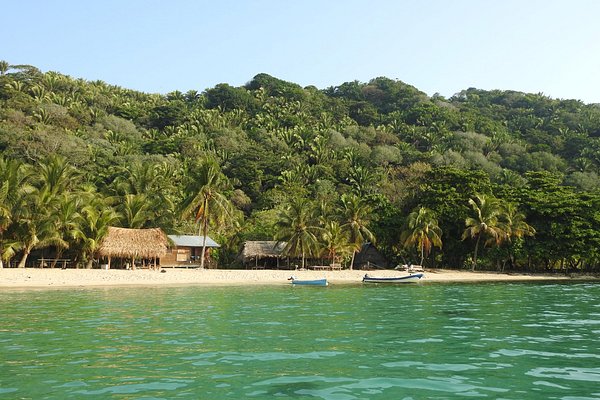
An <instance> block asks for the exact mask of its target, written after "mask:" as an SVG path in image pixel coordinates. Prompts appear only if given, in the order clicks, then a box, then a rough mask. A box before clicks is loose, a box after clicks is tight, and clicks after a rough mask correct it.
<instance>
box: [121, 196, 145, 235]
mask: <svg viewBox="0 0 600 400" xmlns="http://www.w3.org/2000/svg"><path fill="white" fill-rule="evenodd" d="M117 212H118V213H119V217H120V219H121V225H122V226H123V227H125V228H134V229H141V228H145V227H147V224H148V222H150V221H152V220H153V218H152V217H153V215H152V212H151V211H150V203H149V200H148V198H147V197H146V196H145V195H143V194H126V195H125V196H123V198H122V202H121V203H120V204H119V206H118V207H117Z"/></svg>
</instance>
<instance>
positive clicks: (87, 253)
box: [74, 199, 117, 269]
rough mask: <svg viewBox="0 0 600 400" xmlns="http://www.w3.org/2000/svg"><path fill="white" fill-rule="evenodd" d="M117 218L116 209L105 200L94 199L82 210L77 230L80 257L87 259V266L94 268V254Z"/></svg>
mask: <svg viewBox="0 0 600 400" xmlns="http://www.w3.org/2000/svg"><path fill="white" fill-rule="evenodd" d="M116 220H117V214H116V213H115V211H114V210H113V209H112V208H111V207H109V206H108V205H106V204H105V203H104V202H103V201H101V200H98V199H94V200H92V201H91V202H90V203H89V204H87V205H85V206H84V207H83V208H82V210H81V222H80V224H79V228H78V229H77V231H76V232H75V234H74V235H75V237H76V238H77V240H78V242H79V247H80V251H81V256H82V257H80V258H82V259H85V260H86V261H87V263H86V268H88V269H90V268H92V265H93V262H94V256H95V254H96V251H98V248H99V247H100V244H101V243H102V239H104V236H106V234H107V233H108V228H109V226H111V224H113V223H114V222H115V221H116Z"/></svg>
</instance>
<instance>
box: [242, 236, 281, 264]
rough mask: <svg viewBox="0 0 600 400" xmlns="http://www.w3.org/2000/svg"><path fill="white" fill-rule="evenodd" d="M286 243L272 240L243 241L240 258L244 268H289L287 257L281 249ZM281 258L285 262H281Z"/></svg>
mask: <svg viewBox="0 0 600 400" xmlns="http://www.w3.org/2000/svg"><path fill="white" fill-rule="evenodd" d="M286 245H287V243H286V242H277V241H273V240H262V241H250V240H248V241H246V242H245V243H244V248H243V249H242V252H241V253H240V258H241V259H242V263H243V264H244V266H245V267H246V269H248V268H253V269H265V268H266V269H273V268H277V269H280V268H281V267H287V268H289V258H288V257H287V256H285V255H284V254H283V249H284V248H285V246H286ZM282 259H285V260H286V263H282V262H281V260H282Z"/></svg>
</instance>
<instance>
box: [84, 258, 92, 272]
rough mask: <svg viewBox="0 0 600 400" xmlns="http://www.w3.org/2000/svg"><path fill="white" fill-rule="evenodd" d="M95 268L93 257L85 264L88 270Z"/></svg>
mask: <svg viewBox="0 0 600 400" xmlns="http://www.w3.org/2000/svg"><path fill="white" fill-rule="evenodd" d="M93 266H94V257H93V256H92V257H90V258H89V259H88V260H87V263H86V264H85V267H86V268H87V269H92V267H93Z"/></svg>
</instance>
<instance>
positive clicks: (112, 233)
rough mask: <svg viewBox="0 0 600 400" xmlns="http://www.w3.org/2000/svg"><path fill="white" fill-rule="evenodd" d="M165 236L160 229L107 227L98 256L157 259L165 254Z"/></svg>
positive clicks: (166, 240) (166, 245) (166, 242)
mask: <svg viewBox="0 0 600 400" xmlns="http://www.w3.org/2000/svg"><path fill="white" fill-rule="evenodd" d="M168 245H169V243H168V239H167V235H165V233H164V232H163V231H162V230H161V229H160V228H153V229H129V228H115V227H112V226H111V227H109V228H108V233H107V234H106V236H105V237H104V239H103V240H102V243H101V244H100V247H99V249H98V255H99V256H102V257H108V259H109V264H110V259H111V258H126V259H135V258H145V259H157V258H160V257H162V256H164V255H165V254H167V247H168Z"/></svg>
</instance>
